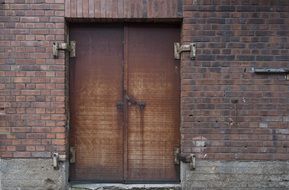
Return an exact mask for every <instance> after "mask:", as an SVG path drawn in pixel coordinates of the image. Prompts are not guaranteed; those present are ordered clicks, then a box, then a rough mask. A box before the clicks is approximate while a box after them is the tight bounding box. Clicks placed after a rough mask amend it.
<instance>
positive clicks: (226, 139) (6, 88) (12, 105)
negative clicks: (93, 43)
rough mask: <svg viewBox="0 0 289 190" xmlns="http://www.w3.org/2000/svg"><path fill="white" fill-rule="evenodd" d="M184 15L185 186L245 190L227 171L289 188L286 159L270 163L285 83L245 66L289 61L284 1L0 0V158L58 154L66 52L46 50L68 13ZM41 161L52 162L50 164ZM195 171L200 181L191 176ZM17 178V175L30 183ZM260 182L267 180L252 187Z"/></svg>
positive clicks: (287, 94)
mask: <svg viewBox="0 0 289 190" xmlns="http://www.w3.org/2000/svg"><path fill="white" fill-rule="evenodd" d="M115 3H117V4H118V5H120V6H115ZM182 4H183V6H182ZM164 7H167V8H166V9H165V8H164ZM116 10H117V13H116ZM182 16H183V26H182V41H183V43H189V42H195V43H197V57H196V60H194V61H191V60H190V59H189V57H188V54H187V53H184V54H183V55H182V62H181V66H182V70H181V77H182V78H181V79H182V80H181V87H182V92H181V116H182V122H181V137H182V142H181V143H182V152H183V153H184V154H188V153H195V154H196V155H197V169H196V171H195V173H194V172H187V170H188V168H186V167H183V168H182V169H181V170H182V173H183V172H185V174H184V175H183V176H185V178H182V182H183V183H184V186H183V187H184V189H192V188H193V187H196V189H197V188H199V189H202V188H203V189H208V188H209V187H207V186H204V184H210V183H207V182H209V181H211V182H214V180H215V182H220V181H221V182H222V184H219V183H215V186H210V188H212V189H217V188H221V189H224V188H229V189H230V188H231V187H236V188H237V186H236V185H237V182H238V181H240V180H241V182H242V184H244V186H242V187H240V188H244V189H246V183H247V182H248V181H249V178H248V180H246V179H244V178H243V176H242V175H235V178H230V180H229V179H228V178H227V177H226V176H231V173H230V171H231V170H230V171H228V168H233V170H234V168H235V169H236V170H238V171H240V172H241V171H242V172H243V171H244V172H245V173H248V174H252V176H254V175H260V176H259V177H260V179H259V178H258V180H256V184H255V185H256V186H254V185H253V184H251V185H252V186H251V187H252V188H255V189H258V188H259V189H262V188H263V187H269V186H270V185H269V184H270V180H271V181H272V180H273V181H274V180H275V182H276V183H274V184H275V186H274V187H272V188H273V189H274V188H275V189H276V188H279V187H280V188H281V189H282V188H283V187H284V188H285V187H289V184H288V179H287V178H288V170H287V169H286V168H285V167H283V166H284V164H285V165H286V164H287V162H277V161H278V160H280V161H281V160H287V159H288V151H289V147H288V146H289V126H288V125H289V112H288V111H289V110H288V109H289V102H288V99H289V85H288V84H289V80H286V78H285V75H284V74H274V75H269V74H255V73H253V72H252V67H256V68H263V67H265V68H286V67H287V68H288V66H289V1H288V0H184V1H181V0H167V1H165V0H134V1H133V0H118V1H116V0H94V1H92V0H83V1H82V0H0V34H1V35H0V157H1V158H49V157H51V152H54V151H56V152H60V153H64V152H65V148H66V144H67V141H66V138H65V133H66V128H65V126H66V122H67V117H66V114H67V112H66V106H65V105H66V96H65V94H66V87H65V86H66V81H67V80H66V76H65V75H66V74H65V73H66V71H67V69H66V65H65V59H64V54H63V53H61V54H60V57H59V58H58V59H54V58H53V56H52V43H53V42H55V41H60V42H63V41H65V37H66V36H65V33H66V29H65V17H66V19H67V20H68V21H75V20H77V21H81V20H85V21H89V19H91V21H97V20H98V19H103V18H108V19H107V20H106V21H111V20H113V19H115V18H120V19H128V20H129V19H134V21H139V20H138V19H141V20H145V19H146V18H149V19H151V20H154V21H156V20H162V19H166V18H169V19H171V20H180V18H181V17H182ZM86 18H89V19H86ZM74 19H75V20H74ZM114 21H115V20H114ZM168 21H169V20H168ZM201 160H205V161H201ZM206 160H208V161H206ZM251 160H253V161H260V160H263V161H270V160H274V162H270V164H271V165H270V167H271V166H272V168H274V167H275V166H278V168H280V170H281V171H280V173H278V172H279V170H278V171H276V170H271V169H270V168H269V169H268V168H267V167H266V165H267V162H262V163H261V162H260V165H262V167H266V168H265V169H264V170H262V171H260V172H259V171H256V172H257V173H254V169H256V168H258V167H259V165H258V163H259V162H257V164H255V162H242V161H251ZM6 161H7V162H8V161H9V160H6ZM6 161H5V162H6ZM214 161H216V162H214ZM16 162H17V159H16V161H11V162H9V164H11V165H14V163H16ZM37 162H38V161H37ZM29 163H30V165H31V166H33V165H34V161H31V162H29ZM198 163H199V165H198ZM238 163H240V165H238ZM9 164H8V165H9ZM207 164H209V165H207ZM242 164H244V165H242ZM0 165H1V164H0ZM198 166H200V167H198ZM45 167H46V168H48V169H49V168H50V169H51V165H50V161H47V162H45ZM7 168H8V167H7ZM19 168H20V169H21V167H19ZM29 168H30V167H28V168H27V167H26V168H25V169H26V170H29ZM214 168H215V169H214ZM216 168H217V169H216ZM244 168H245V169H244ZM252 168H253V170H252ZM282 168H283V169H282ZM2 169H3V167H2V166H1V167H0V174H2V173H3V171H2ZM25 169H24V170H25ZM36 169H37V168H35V170H36ZM64 170H65V169H63V170H62V171H61V172H65V171H64ZM234 171H235V170H234ZM263 171H265V172H263ZM271 171H272V172H271ZM7 172H12V173H13V172H15V171H11V170H9V171H8V170H7ZM41 172H42V171H41V170H39V173H41ZM55 172H58V171H54V173H53V172H52V174H51V175H53V176H54V175H55ZM186 172H187V173H186ZM250 172H251V173H250ZM270 172H271V173H270ZM274 172H275V173H274ZM66 173H67V172H66ZM208 173H210V174H213V175H211V176H210V175H207V174H208ZM4 174H5V175H6V173H5V171H4ZM199 174H202V175H203V177H202V179H199V181H196V180H194V179H197V178H195V177H194V176H198V175H199ZM9 175H10V174H9ZM14 175H15V173H14ZM20 175H21V172H19V175H18V176H17V177H16V178H17V179H18V180H19V181H21V180H22V182H23V180H26V181H27V179H26V178H25V179H24V178H23V175H21V176H20ZM47 175H48V174H47ZM272 175H274V177H275V178H274V179H273V178H272V177H270V176H272ZM7 176H8V173H7ZM46 177H47V176H42V177H41V180H42V179H44V180H45V178H46ZM54 177H55V176H54ZM39 179H40V178H39ZM53 179H54V178H53ZM55 179H56V177H55ZM263 179H266V180H267V179H268V181H266V182H267V183H266V184H264V185H259V186H258V184H260V183H259V182H260V181H261V180H263ZM7 180H8V181H9V179H7ZM41 180H40V181H41ZM278 180H279V181H278ZM286 180H287V181H286ZM42 181H43V180H42ZM48 181H49V180H48ZM281 182H282V183H281ZM283 182H284V183H283ZM9 183H10V182H9ZM9 183H8V182H7V183H6V184H9ZM15 183H16V182H15ZM41 183H42V182H41ZM60 183H65V182H63V181H62V182H60ZM257 183H258V184H257ZM218 184H219V185H218ZM278 184H281V185H280V186H278ZM0 185H1V175H0ZM29 185H31V184H29ZM34 185H35V184H34ZM14 186H15V187H21V186H24V185H21V183H19V185H17V184H14ZM14 186H13V187H14ZM35 186H36V185H35ZM7 187H8V186H7ZM29 187H33V184H32V186H29ZM0 189H1V186H0ZM7 189H9V188H7Z"/></svg>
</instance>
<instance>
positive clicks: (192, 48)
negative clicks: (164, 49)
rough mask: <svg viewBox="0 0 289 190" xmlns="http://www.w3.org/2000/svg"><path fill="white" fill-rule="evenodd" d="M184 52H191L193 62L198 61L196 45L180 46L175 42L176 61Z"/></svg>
mask: <svg viewBox="0 0 289 190" xmlns="http://www.w3.org/2000/svg"><path fill="white" fill-rule="evenodd" d="M182 52H190V58H191V59H193V60H194V59H196V43H190V44H187V45H180V43H178V42H175V43H174V55H175V59H180V58H181V53H182Z"/></svg>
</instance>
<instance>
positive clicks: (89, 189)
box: [69, 183, 181, 190]
mask: <svg viewBox="0 0 289 190" xmlns="http://www.w3.org/2000/svg"><path fill="white" fill-rule="evenodd" d="M126 189H128V190H129V189H130V190H145V189H148V190H181V185H180V184H122V183H88V184H71V185H70V188H69V190H126Z"/></svg>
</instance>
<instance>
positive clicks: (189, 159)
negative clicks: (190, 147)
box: [174, 148, 196, 170]
mask: <svg viewBox="0 0 289 190" xmlns="http://www.w3.org/2000/svg"><path fill="white" fill-rule="evenodd" d="M174 156H175V160H174V162H175V164H176V165H179V164H180V162H184V163H188V164H189V167H190V170H195V169H196V155H194V154H190V155H182V154H181V153H180V149H179V148H176V149H175V151H174Z"/></svg>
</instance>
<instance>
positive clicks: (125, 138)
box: [123, 25, 128, 183]
mask: <svg viewBox="0 0 289 190" xmlns="http://www.w3.org/2000/svg"><path fill="white" fill-rule="evenodd" d="M123 32H124V35H123V102H124V125H123V126H124V129H123V132H124V135H123V141H124V142H123V168H124V169H123V181H124V183H125V182H126V181H127V178H128V128H127V127H128V102H127V100H126V97H125V96H126V94H127V88H128V63H127V62H128V59H127V58H128V46H127V44H128V27H127V26H126V25H124V26H123Z"/></svg>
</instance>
